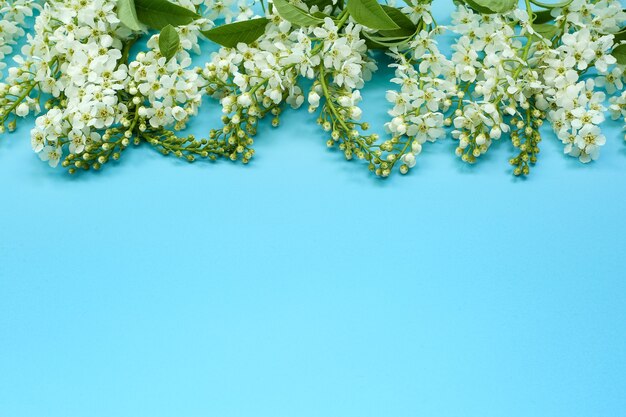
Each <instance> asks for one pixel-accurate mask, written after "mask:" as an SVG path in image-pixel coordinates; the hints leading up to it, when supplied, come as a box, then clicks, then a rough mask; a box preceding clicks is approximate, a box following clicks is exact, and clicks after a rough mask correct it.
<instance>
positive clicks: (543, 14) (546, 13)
mask: <svg viewBox="0 0 626 417" xmlns="http://www.w3.org/2000/svg"><path fill="white" fill-rule="evenodd" d="M534 14H535V18H534V19H533V23H548V22H551V21H553V20H554V17H553V16H552V14H550V10H542V11H540V12H535V13H534Z"/></svg>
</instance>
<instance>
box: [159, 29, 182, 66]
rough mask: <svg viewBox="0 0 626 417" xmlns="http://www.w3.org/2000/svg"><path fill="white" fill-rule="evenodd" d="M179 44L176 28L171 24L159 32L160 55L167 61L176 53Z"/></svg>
mask: <svg viewBox="0 0 626 417" xmlns="http://www.w3.org/2000/svg"><path fill="white" fill-rule="evenodd" d="M179 46H180V37H179V36H178V32H177V31H176V28H174V26H172V25H167V26H165V27H164V28H163V29H162V30H161V33H160V34H159V51H160V52H161V55H163V56H164V57H165V59H166V60H167V61H169V60H170V59H172V57H173V56H174V55H176V52H178V47H179Z"/></svg>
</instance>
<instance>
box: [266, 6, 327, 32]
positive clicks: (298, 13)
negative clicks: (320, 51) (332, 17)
mask: <svg viewBox="0 0 626 417" xmlns="http://www.w3.org/2000/svg"><path fill="white" fill-rule="evenodd" d="M274 7H276V10H278V14H279V15H280V17H282V18H283V19H285V20H286V21H288V22H291V23H293V24H294V25H297V26H319V25H320V24H321V23H323V22H324V19H321V18H319V17H315V16H312V15H311V14H309V13H308V12H305V11H304V10H302V9H301V8H299V7H296V6H294V5H293V4H291V3H289V2H288V1H287V0H274Z"/></svg>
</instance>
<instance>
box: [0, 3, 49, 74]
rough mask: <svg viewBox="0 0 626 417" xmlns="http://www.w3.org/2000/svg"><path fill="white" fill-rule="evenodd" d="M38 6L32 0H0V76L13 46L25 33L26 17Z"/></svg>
mask: <svg viewBox="0 0 626 417" xmlns="http://www.w3.org/2000/svg"><path fill="white" fill-rule="evenodd" d="M39 7H40V6H39V3H38V2H37V1H34V0H0V78H2V72H3V70H4V69H5V68H6V66H7V64H6V61H7V57H8V56H9V55H10V54H11V53H12V52H13V46H14V45H15V44H16V42H17V40H18V39H20V38H21V37H23V36H24V34H25V31H24V26H25V24H26V18H28V17H31V16H32V15H33V11H34V10H35V9H38V8H39Z"/></svg>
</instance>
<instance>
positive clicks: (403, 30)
mask: <svg viewBox="0 0 626 417" xmlns="http://www.w3.org/2000/svg"><path fill="white" fill-rule="evenodd" d="M382 7H383V10H384V11H385V13H387V16H389V17H390V18H391V20H393V21H394V22H395V24H396V25H398V26H399V27H400V29H395V30H381V31H380V34H381V35H383V36H389V37H395V36H410V35H413V34H414V33H415V31H416V30H417V26H415V24H414V23H413V22H412V21H411V19H409V18H408V16H407V15H405V14H404V13H402V12H401V11H400V9H397V8H395V7H391V6H387V5H384V4H383V5H382Z"/></svg>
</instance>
